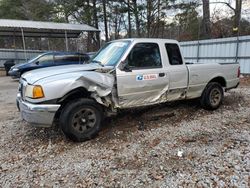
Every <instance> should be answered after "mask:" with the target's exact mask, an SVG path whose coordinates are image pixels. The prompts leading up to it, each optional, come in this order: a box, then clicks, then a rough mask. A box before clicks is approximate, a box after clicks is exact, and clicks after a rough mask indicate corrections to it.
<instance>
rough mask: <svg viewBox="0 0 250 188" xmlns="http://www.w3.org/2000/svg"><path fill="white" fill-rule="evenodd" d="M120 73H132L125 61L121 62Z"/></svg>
mask: <svg viewBox="0 0 250 188" xmlns="http://www.w3.org/2000/svg"><path fill="white" fill-rule="evenodd" d="M119 68H120V70H121V71H125V72H132V69H131V68H130V67H129V65H128V63H127V61H122V62H121V63H120V66H119Z"/></svg>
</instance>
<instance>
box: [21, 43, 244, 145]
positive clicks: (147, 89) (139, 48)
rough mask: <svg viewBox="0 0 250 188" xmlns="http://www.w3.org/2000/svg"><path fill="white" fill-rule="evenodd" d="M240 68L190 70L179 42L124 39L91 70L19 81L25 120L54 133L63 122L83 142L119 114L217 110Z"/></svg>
mask: <svg viewBox="0 0 250 188" xmlns="http://www.w3.org/2000/svg"><path fill="white" fill-rule="evenodd" d="M239 74H240V72H239V64H237V63H232V64H217V63H211V64H185V62H184V59H183V57H182V56H181V52H180V49H179V45H178V42H177V41H174V40H167V39H123V40H116V41H112V42H109V43H107V44H106V45H105V46H104V47H103V48H102V49H101V50H100V51H99V52H97V54H96V55H94V57H92V59H91V60H90V62H89V64H85V65H77V66H73V65H69V66H60V67H54V68H44V69H40V70H35V71H31V72H28V73H26V74H24V75H23V76H22V78H21V79H20V85H19V93H18V96H17V101H18V106H19V107H20V111H21V115H22V118H23V119H24V120H26V121H27V122H29V123H30V124H33V125H35V126H42V127H49V126H52V124H53V122H54V121H55V120H58V119H59V124H60V127H61V129H62V131H63V132H64V133H65V134H66V136H68V137H69V138H71V139H73V140H76V141H84V140H87V139H90V138H92V137H93V136H95V135H96V134H97V133H98V131H99V130H100V126H101V123H102V119H103V117H105V116H108V115H111V114H115V113H116V112H117V110H118V109H124V108H133V107H142V106H146V105H153V104H157V103H163V102H168V101H175V100H182V99H193V98H200V101H201V106H202V107H204V108H205V109H208V110H214V109H217V108H218V107H219V106H220V104H221V102H222V100H223V94H224V91H227V90H229V89H232V88H236V87H237V86H238V84H239Z"/></svg>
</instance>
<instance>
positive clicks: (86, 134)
mask: <svg viewBox="0 0 250 188" xmlns="http://www.w3.org/2000/svg"><path fill="white" fill-rule="evenodd" d="M102 117H103V114H102V108H101V106H100V105H99V104H98V103H96V102H95V101H94V100H92V99H78V100H75V101H72V102H70V103H68V104H67V105H66V106H65V107H64V108H63V110H62V113H61V115H60V126H61V129H62V131H63V132H64V134H65V135H66V136H67V137H68V138H70V139H71V140H73V141H77V142H82V141H86V140H89V139H91V138H93V137H94V136H96V135H97V134H98V132H99V130H100V127H101V121H102Z"/></svg>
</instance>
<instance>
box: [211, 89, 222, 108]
mask: <svg viewBox="0 0 250 188" xmlns="http://www.w3.org/2000/svg"><path fill="white" fill-rule="evenodd" d="M220 101H221V91H220V90H219V89H218V88H214V89H212V91H211V93H210V103H211V104H212V105H213V106H217V105H218V104H219V103H220Z"/></svg>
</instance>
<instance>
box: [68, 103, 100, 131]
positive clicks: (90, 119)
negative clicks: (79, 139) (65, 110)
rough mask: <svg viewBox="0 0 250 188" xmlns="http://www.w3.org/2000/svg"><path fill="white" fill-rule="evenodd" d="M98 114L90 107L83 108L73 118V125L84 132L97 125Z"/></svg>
mask: <svg viewBox="0 0 250 188" xmlns="http://www.w3.org/2000/svg"><path fill="white" fill-rule="evenodd" d="M96 119H97V118H96V114H95V112H94V110H92V109H90V108H81V109H80V110H79V111H77V112H76V113H75V114H74V116H73V119H72V127H73V129H75V130H76V131H78V132H80V133H83V132H85V131H87V130H89V129H91V128H93V127H94V126H95V123H96Z"/></svg>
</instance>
